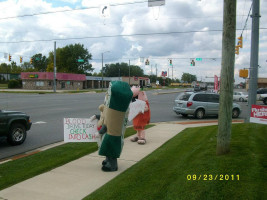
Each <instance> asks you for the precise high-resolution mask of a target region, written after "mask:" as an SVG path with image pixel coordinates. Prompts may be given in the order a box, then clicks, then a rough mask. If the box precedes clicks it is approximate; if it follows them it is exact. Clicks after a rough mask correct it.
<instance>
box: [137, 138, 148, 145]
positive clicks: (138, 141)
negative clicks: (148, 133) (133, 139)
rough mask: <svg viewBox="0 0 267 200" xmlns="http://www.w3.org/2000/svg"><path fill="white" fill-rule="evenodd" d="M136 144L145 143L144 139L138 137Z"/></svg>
mask: <svg viewBox="0 0 267 200" xmlns="http://www.w3.org/2000/svg"><path fill="white" fill-rule="evenodd" d="M137 143H138V144H145V143H146V139H139V140H137Z"/></svg>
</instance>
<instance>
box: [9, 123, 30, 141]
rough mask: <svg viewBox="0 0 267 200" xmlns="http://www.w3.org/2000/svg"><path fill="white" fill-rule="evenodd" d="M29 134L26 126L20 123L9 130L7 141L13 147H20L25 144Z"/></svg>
mask: <svg viewBox="0 0 267 200" xmlns="http://www.w3.org/2000/svg"><path fill="white" fill-rule="evenodd" d="M26 136H27V132H26V129H25V126H24V125H23V124H20V123H15V124H12V126H11V128H10V129H9V133H8V136H7V141H8V143H10V144H11V145H19V144H22V143H23V142H24V140H25V139H26Z"/></svg>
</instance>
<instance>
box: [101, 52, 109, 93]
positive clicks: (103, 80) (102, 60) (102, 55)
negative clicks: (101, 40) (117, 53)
mask: <svg viewBox="0 0 267 200" xmlns="http://www.w3.org/2000/svg"><path fill="white" fill-rule="evenodd" d="M109 52H110V51H105V52H103V53H102V54H101V55H102V91H103V81H104V77H103V55H104V53H109Z"/></svg>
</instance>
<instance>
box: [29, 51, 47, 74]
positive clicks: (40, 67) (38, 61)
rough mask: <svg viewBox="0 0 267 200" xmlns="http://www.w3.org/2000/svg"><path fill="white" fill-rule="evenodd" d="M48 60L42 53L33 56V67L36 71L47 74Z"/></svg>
mask: <svg viewBox="0 0 267 200" xmlns="http://www.w3.org/2000/svg"><path fill="white" fill-rule="evenodd" d="M47 63H48V59H47V58H46V56H42V54H41V53H39V54H35V55H34V56H32V65H33V66H34V69H35V71H38V72H45V71H46V68H47Z"/></svg>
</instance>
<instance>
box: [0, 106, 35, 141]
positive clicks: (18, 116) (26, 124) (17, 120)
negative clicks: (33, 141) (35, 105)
mask: <svg viewBox="0 0 267 200" xmlns="http://www.w3.org/2000/svg"><path fill="white" fill-rule="evenodd" d="M31 125H32V123H31V121H30V116H28V115H27V114H25V113H23V112H19V111H6V110H0V136H1V137H2V136H3V137H6V138H7V142H8V143H10V144H11V145H19V144H22V143H23V142H24V141H25V139H26V136H27V131H28V130H30V128H31Z"/></svg>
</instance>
